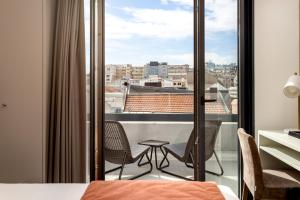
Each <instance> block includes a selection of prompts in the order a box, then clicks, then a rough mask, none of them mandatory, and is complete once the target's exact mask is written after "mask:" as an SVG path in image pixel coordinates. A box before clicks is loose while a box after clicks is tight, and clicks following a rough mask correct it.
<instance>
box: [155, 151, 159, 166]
mask: <svg viewBox="0 0 300 200" xmlns="http://www.w3.org/2000/svg"><path fill="white" fill-rule="evenodd" d="M154 153H155V166H156V169H159V167H158V164H157V148H156V147H154Z"/></svg>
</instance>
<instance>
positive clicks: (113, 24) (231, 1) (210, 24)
mask: <svg viewBox="0 0 300 200" xmlns="http://www.w3.org/2000/svg"><path fill="white" fill-rule="evenodd" d="M161 2H162V3H176V4H179V5H185V6H186V5H190V4H191V2H193V1H192V0H161ZM206 11H207V12H206V21H205V26H206V33H207V37H211V36H210V35H211V34H212V33H216V32H227V31H236V30H237V0H206ZM120 12H124V13H125V14H127V16H128V17H126V18H122V17H121V16H117V15H113V14H111V13H108V12H107V13H106V31H107V32H106V37H107V38H108V39H128V38H132V37H135V36H141V37H148V38H160V39H183V38H187V37H192V36H193V13H192V11H188V10H184V9H174V10H166V9H144V8H134V7H131V8H128V7H126V8H122V9H120Z"/></svg>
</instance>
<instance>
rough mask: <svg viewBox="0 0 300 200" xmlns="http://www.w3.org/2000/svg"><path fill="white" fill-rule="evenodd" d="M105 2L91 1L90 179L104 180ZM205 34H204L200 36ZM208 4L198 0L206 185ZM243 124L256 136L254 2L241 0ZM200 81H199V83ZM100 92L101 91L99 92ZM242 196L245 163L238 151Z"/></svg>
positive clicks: (200, 174) (198, 112) (199, 163)
mask: <svg viewBox="0 0 300 200" xmlns="http://www.w3.org/2000/svg"><path fill="white" fill-rule="evenodd" d="M104 13H105V6H104V0H91V126H90V128H91V130H90V134H91V135H90V179H91V181H92V180H104V179H105V177H104V167H103V166H102V165H99V164H97V163H104V155H103V151H102V148H103V133H104V126H103V125H104V75H105V72H104V70H105V60H104V58H105V56H104V46H105V45H104V42H105V40H104ZM198 33H202V34H198ZM204 33H205V0H194V55H197V56H194V63H195V66H197V67H194V72H195V73H194V84H195V85H194V86H195V95H194V98H195V99H194V103H195V108H194V109H195V113H194V128H195V131H196V133H197V134H196V135H197V136H196V137H197V138H196V139H197V142H196V143H197V145H196V152H195V155H196V156H195V163H196V168H195V169H196V170H195V171H194V175H195V180H197V181H205V160H204V158H205V156H204V155H205V145H204V144H201V143H204V141H205V134H204V122H205V113H204V101H205V99H204V97H205V91H204V85H205V82H204V81H205V76H204V74H205V35H204ZM238 52H239V55H238V66H239V89H238V91H239V94H238V96H239V104H238V112H239V124H238V127H242V128H244V129H245V130H246V131H247V132H249V133H254V0H238ZM198 80H199V81H198ZM97 88H99V90H97ZM238 154H239V157H238V165H239V166H238V169H239V180H238V181H239V184H238V187H239V193H240V191H241V183H242V181H241V177H242V166H243V165H242V160H241V155H240V150H239V149H238Z"/></svg>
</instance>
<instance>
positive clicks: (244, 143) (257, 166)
mask: <svg viewBox="0 0 300 200" xmlns="http://www.w3.org/2000/svg"><path fill="white" fill-rule="evenodd" d="M238 137H239V141H240V146H241V150H242V155H243V166H244V177H243V179H244V182H245V183H246V185H247V187H248V188H249V190H250V192H251V193H252V194H253V195H254V196H255V197H259V196H261V195H262V192H263V187H264V184H263V173H262V167H261V162H260V157H259V153H258V149H257V146H256V143H255V140H254V138H253V137H252V136H251V135H249V134H247V133H246V132H245V130H244V129H241V128H240V129H238Z"/></svg>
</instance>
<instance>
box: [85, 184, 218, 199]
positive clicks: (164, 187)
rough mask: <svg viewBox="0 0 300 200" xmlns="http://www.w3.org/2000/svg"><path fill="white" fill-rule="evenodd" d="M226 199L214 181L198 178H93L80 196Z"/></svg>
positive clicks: (97, 197)
mask: <svg viewBox="0 0 300 200" xmlns="http://www.w3.org/2000/svg"><path fill="white" fill-rule="evenodd" d="M175 199H182V200H183V199H184V200H224V197H223V195H222V193H221V192H220V190H219V188H218V187H217V185H216V184H215V183H210V182H195V181H144V180H135V181H125V180H124V181H94V182H92V183H91V184H90V185H89V186H88V188H87V190H86V191H85V193H84V195H83V197H82V198H81V200H175Z"/></svg>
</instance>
